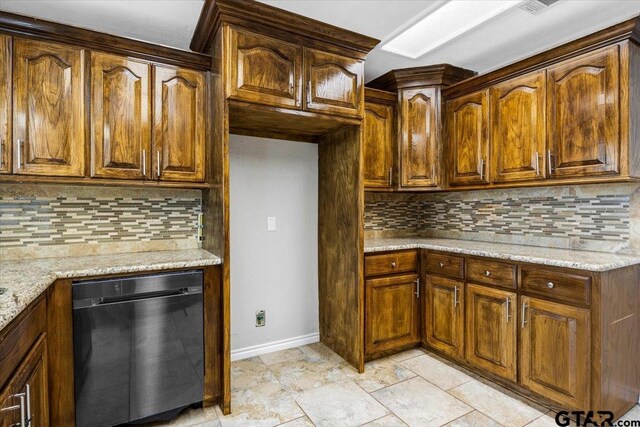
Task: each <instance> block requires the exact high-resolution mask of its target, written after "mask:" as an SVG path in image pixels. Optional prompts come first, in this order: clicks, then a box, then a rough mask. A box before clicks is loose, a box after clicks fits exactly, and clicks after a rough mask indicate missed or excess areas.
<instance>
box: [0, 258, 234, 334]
mask: <svg viewBox="0 0 640 427" xmlns="http://www.w3.org/2000/svg"><path fill="white" fill-rule="evenodd" d="M221 263H222V261H221V260H220V258H218V257H217V256H215V255H213V254H211V253H209V252H207V251H205V250H202V249H185V250H175V251H157V252H137V253H121V254H114V255H92V256H81V257H61V258H41V259H29V260H19V261H2V262H0V288H4V289H6V290H5V291H4V293H3V294H2V295H0V330H1V329H2V328H4V327H5V326H6V325H7V324H8V323H9V322H10V321H11V320H12V319H14V318H15V317H16V316H17V315H18V314H19V313H20V312H21V311H22V310H24V309H25V308H26V307H27V306H28V305H29V304H30V303H31V302H33V301H34V300H35V299H36V298H37V297H38V296H39V295H40V294H42V292H44V291H45V289H47V287H48V286H49V285H50V284H52V283H53V282H54V281H55V280H56V279H62V278H81V277H88V276H106V275H110V274H122V273H139V272H144V271H152V270H168V269H181V268H185V269H188V268H196V267H204V266H208V265H218V264H221ZM4 289H3V290H4Z"/></svg>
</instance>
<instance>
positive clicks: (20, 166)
mask: <svg viewBox="0 0 640 427" xmlns="http://www.w3.org/2000/svg"><path fill="white" fill-rule="evenodd" d="M18 169H22V140H21V139H19V140H18Z"/></svg>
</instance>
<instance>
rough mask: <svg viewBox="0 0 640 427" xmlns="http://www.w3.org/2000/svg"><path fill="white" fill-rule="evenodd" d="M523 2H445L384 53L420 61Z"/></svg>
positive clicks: (512, 0)
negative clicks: (428, 54) (422, 57)
mask: <svg viewBox="0 0 640 427" xmlns="http://www.w3.org/2000/svg"><path fill="white" fill-rule="evenodd" d="M520 3H522V0H482V1H467V0H445V1H443V2H442V4H441V5H440V6H439V7H437V8H436V9H435V10H432V11H431V12H430V13H428V14H427V15H426V16H424V17H423V18H422V19H420V20H418V21H417V22H416V23H414V24H412V25H411V26H410V27H409V28H407V29H406V30H404V31H403V32H401V33H400V34H398V35H397V36H395V37H394V38H393V39H391V40H390V41H389V42H387V43H385V44H384V46H382V50H385V51H387V52H392V53H395V54H398V55H402V56H406V57H408V58H411V59H416V58H418V57H420V56H422V55H424V54H425V53H427V52H430V51H432V50H434V49H436V48H438V47H440V46H442V45H444V44H446V43H448V42H450V41H452V40H454V39H456V38H458V37H459V36H461V35H462V34H464V33H466V32H468V31H470V30H472V29H473V28H475V27H477V26H479V25H480V24H482V23H484V22H487V21H488V20H490V19H491V18H494V17H496V16H498V15H499V14H501V13H503V12H505V11H507V10H509V9H511V8H512V7H514V6H517V5H518V4H520Z"/></svg>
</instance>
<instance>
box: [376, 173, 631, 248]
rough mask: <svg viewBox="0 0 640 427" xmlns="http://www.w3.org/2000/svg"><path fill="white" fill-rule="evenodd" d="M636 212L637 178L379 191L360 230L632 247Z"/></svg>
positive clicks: (524, 241)
mask: <svg viewBox="0 0 640 427" xmlns="http://www.w3.org/2000/svg"><path fill="white" fill-rule="evenodd" d="M638 216H640V188H639V187H638V184H631V185H629V184H620V185H611V186H605V185H600V186H582V187H579V186H571V187H553V188H534V189H514V190H492V191H476V192H464V193H462V192H461V193H439V194H431V195H422V196H407V197H402V196H394V195H382V194H381V195H373V196H372V195H367V197H366V204H365V232H367V233H368V234H375V233H379V232H390V231H391V230H393V231H396V232H398V233H399V234H405V235H406V234H411V233H413V234H416V235H422V236H431V237H448V238H460V239H471V240H483V241H499V242H508V243H520V244H532V245H548V246H550V247H564V248H576V249H587V250H602V251H607V252H637V251H638V249H639V248H637V247H636V244H637V243H640V242H636V240H640V235H637V233H638V230H637V228H638V226H637V224H638V221H639V220H638V219H636V218H637V217H638ZM387 235H388V233H387Z"/></svg>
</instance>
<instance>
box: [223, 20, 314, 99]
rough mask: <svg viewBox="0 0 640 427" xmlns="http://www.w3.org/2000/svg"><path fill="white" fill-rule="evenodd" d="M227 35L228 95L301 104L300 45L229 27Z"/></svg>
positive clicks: (235, 97) (238, 97)
mask: <svg viewBox="0 0 640 427" xmlns="http://www.w3.org/2000/svg"><path fill="white" fill-rule="evenodd" d="M229 39H230V43H231V49H230V55H231V60H230V76H229V87H228V92H229V96H230V97H231V98H234V99H240V100H244V101H249V102H256V103H260V104H268V105H273V106H278V107H289V108H291V107H293V108H300V107H301V104H302V96H301V94H302V47H300V46H296V45H294V44H291V43H287V42H283V41H281V40H276V39H272V38H270V37H265V36H262V35H254V34H251V33H247V32H244V31H241V30H236V29H233V28H230V29H229Z"/></svg>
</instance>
